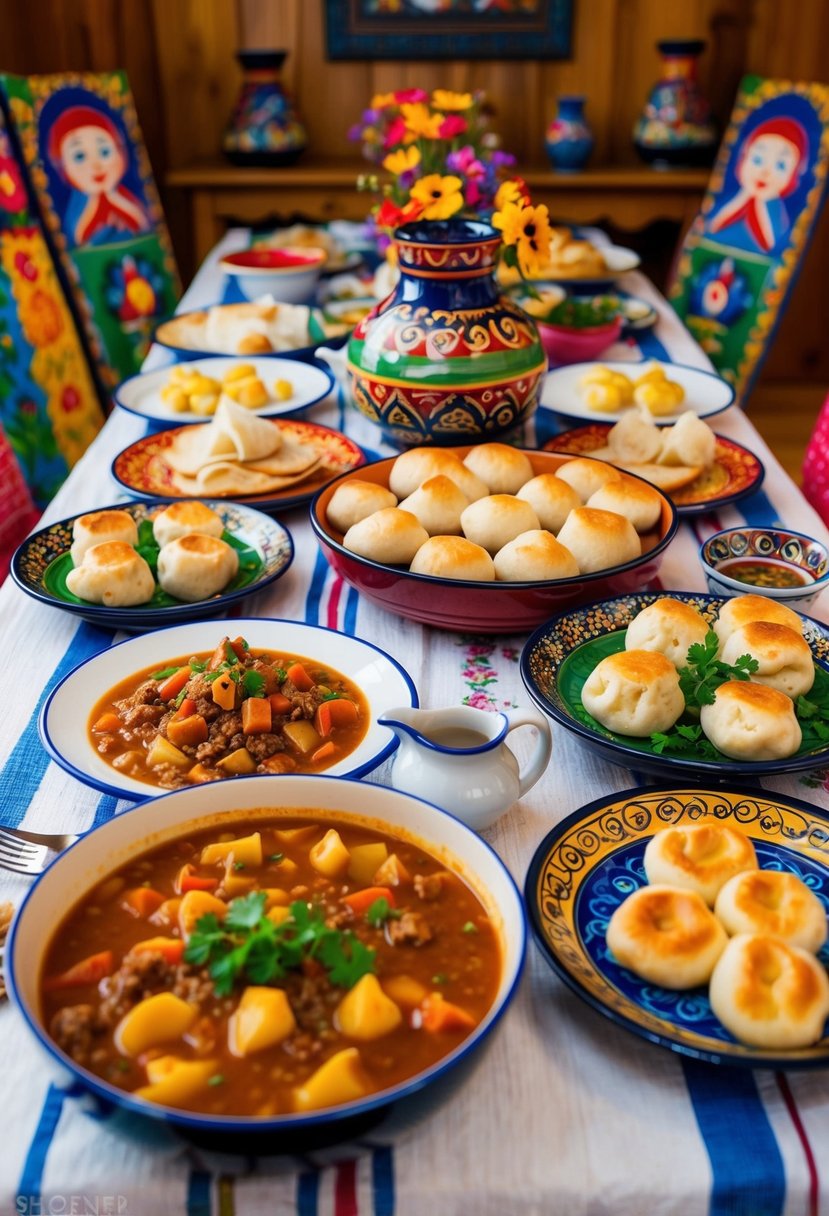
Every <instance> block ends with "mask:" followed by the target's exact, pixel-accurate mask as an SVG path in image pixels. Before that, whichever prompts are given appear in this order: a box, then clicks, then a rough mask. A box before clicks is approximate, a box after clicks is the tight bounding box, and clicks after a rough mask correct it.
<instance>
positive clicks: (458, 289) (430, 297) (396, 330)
mask: <svg viewBox="0 0 829 1216" xmlns="http://www.w3.org/2000/svg"><path fill="white" fill-rule="evenodd" d="M394 243H395V246H396V250H397V260H398V265H399V267H400V278H399V280H398V282H397V285H396V286H395V288H394V290H393V291H392V293H391V295H390V296H389V297H388V298H387V299H386V300H384V301H383V303H382V304H380V305H379V306H378V308H377V309H376V310H373V311H372V312H371V313H369V315H368V316H367V317H366V318H365V319H364V320H362V321H361V322H360V323H359V324H358V326H357V328H356V329H355V330H354V333H353V335H352V337H351V340H350V342H349V344H348V372H349V380H350V384H351V391H352V398H353V401H354V404H355V405H356V406H357V408H358V409H359V410H360V411H361V412H362V413H363V414H365V416H366V417H367V418H369V419H371V421H372V422H375V423H376V424H377V425H378V426H379V427H380V428H381V429H382V431H383V433H384V435H385V436H386V438H387V439H389V440H390V441H391V442H392V443H394V444H396V445H398V446H400V447H410V446H413V445H417V444H425V443H434V444H463V443H480V442H484V441H487V440H490V439H494V438H496V436H501V435H505V434H506V433H507V432H509V431H512V430H514V429H515V428H516V427H518V426H519V425H520V424H521V423H522V422H524V421H525V420H526V419H527V418H528V417H530V415H531V414H532V413H533V412H534V411H535V408H536V405H537V403H538V393H539V390H540V387H541V382H542V379H543V376H544V373H545V371H546V370H547V359H546V356H545V354H544V350H543V348H542V346H541V342H540V339H539V336H538V331H537V329H536V327H535V325H534V324H533V322H532V320H531V319H530V318H529V317H528V316H527V314H526V313H525V312H523V311H522V310H521V309H520V308H519V307H518V306H517V304H515V303H514V302H513V301H512V300H511V299H510V298H509V297H508V296H504V295H502V294H501V293H500V290H499V288H498V286H497V284H496V281H495V268H496V266H497V262H498V253H499V249H500V244H501V237H500V234H499V233H498V232H497V231H496V230H495V229H494V228H493V227H492V226H491V225H490V224H487V223H485V222H483V221H481V220H474V219H459V218H453V219H450V220H435V221H422V220H421V221H418V222H415V223H412V224H407V225H406V226H404V227H403V228H398V229H397V231H396V232H395V234H394Z"/></svg>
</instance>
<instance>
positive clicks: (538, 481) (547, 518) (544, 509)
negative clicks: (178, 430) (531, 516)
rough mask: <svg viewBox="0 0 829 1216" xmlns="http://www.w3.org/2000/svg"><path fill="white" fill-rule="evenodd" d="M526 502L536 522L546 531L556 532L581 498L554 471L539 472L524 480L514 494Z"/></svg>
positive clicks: (578, 505)
mask: <svg viewBox="0 0 829 1216" xmlns="http://www.w3.org/2000/svg"><path fill="white" fill-rule="evenodd" d="M515 497H516V498H521V499H523V501H524V502H528V503H529V504H530V506H531V507H532V509H533V510H534V511H535V513H536V515H537V516H538V522H539V523H540V524H541V527H542V528H546V529H547V531H548V532H558V531H559V529H560V528H561V527H562V525H563V524H564V521H565V519H566V518H567V516H568V515H569V514H570V512H571V511H572V510H573V508H574V507H580V506H581V499H580V498H579V496H578V494H577V493H576V491H575V490H574V489H573V487H572V486H570V485H568V484H567V482H566V481H562V480H561V478H560V477H556V475H555V473H539V474H538V476H537V477H531V478H530V480H529V481H527V482H525V483H524V485H523V486H522V487H521V489H520V490H519V491H518V493H517V494H516V496H515Z"/></svg>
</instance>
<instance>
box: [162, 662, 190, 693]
mask: <svg viewBox="0 0 829 1216" xmlns="http://www.w3.org/2000/svg"><path fill="white" fill-rule="evenodd" d="M191 675H192V672H191V671H190V668H189V667H179V669H178V671H174V672H173V674H172V675H171V676H168V677H167V679H166V680H162V681H161V683H160V684H159V686H158V695H159V697H160V698H161V700H162V701H172V699H173V697H177V696H178V694H179V693H180V692H181V690H182V688H184V685H185V684H186V683H187V681H188V680H189V679H190V676H191Z"/></svg>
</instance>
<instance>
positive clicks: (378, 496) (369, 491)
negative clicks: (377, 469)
mask: <svg viewBox="0 0 829 1216" xmlns="http://www.w3.org/2000/svg"><path fill="white" fill-rule="evenodd" d="M396 506H397V497H396V495H394V494H392V492H391V490H387V489H386V487H385V486H378V485H377V484H376V483H375V482H373V481H361V480H360V479H359V478H357V477H355V478H353V479H352V480H349V481H344V482H343V484H342V485H340V486H337V488H336V490H335V491H334V493H333V494H332V495H331V498H330V499H329V501H328V506H327V507H326V511H325V514H326V518H327V520H328V522H329V523H330V524H331V526H332V527H334V528H336V529H337V530H338V531H339V532H343V533H345V532H347V531H348V529H349V528H352V527H353V526H354V524H358V523H359V522H360V520H361V519H366V518H367V517H368V516H369V515H373V514H374V512H375V511H382V510H384V509H385V508H386V507H396Z"/></svg>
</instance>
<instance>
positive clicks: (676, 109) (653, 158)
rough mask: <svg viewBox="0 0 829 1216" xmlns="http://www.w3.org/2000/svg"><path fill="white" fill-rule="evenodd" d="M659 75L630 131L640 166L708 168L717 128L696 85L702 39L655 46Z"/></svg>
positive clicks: (715, 146) (662, 43) (702, 47)
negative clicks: (640, 160)
mask: <svg viewBox="0 0 829 1216" xmlns="http://www.w3.org/2000/svg"><path fill="white" fill-rule="evenodd" d="M656 45H657V48H658V50H659V53H660V55H661V56H662V72H661V75H660V78H659V80H657V82H656V84H655V85H654V86H653V88H652V89H651V92H650V96H649V97H648V100H647V102H646V103H645V109H644V110H643V112H642V114H641V115H640V117H639V118H638V119H637V121H636V125H635V126H634V128H633V142H634V145H635V147H636V150H637V152H638V153H639V155H640V156H641V157H642V159H643V160H645V161H647V162H648V164H651V165H653V166H654V168H656V169H671V168H680V167H683V166H685V167H688V166H694V165H697V166H699V165H710V164H711V162H712V160H713V159H714V153H715V152H716V150H717V127H716V123H715V122H714V120H713V119H712V117H711V108H710V106H709V105H708V102H707V101H706V100H705V98H704V97H703V95H702V92H701V91H700V87H699V84H698V82H697V60H698V59H699V57H700V55H701V54H702V52H703V51H704V50H705V43H704V42H703V41H702V40H701V39H688V40H683V41H671V42H658V43H657V44H656Z"/></svg>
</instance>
